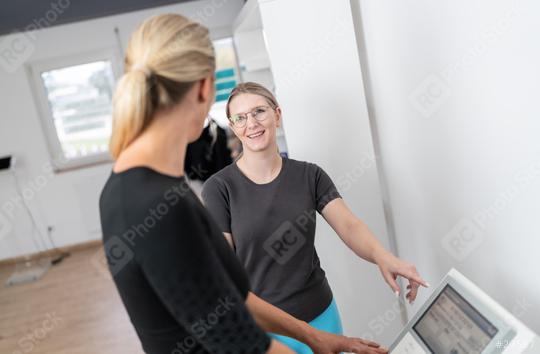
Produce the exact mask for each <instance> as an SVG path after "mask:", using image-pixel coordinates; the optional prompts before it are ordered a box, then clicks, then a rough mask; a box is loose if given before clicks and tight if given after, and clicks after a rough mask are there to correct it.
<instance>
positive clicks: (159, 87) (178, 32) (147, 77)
mask: <svg viewBox="0 0 540 354" xmlns="http://www.w3.org/2000/svg"><path fill="white" fill-rule="evenodd" d="M214 71H215V55H214V48H213V46H212V41H211V40H210V37H209V33H208V29H207V28H206V27H204V26H202V25H200V24H198V23H196V22H192V21H191V20H189V19H187V18H185V17H184V16H181V15H177V14H165V15H158V16H154V17H151V18H149V19H147V20H146V21H144V22H143V23H142V24H141V25H140V26H139V27H138V28H137V30H135V32H134V33H133V34H132V36H131V38H130V40H129V44H128V47H127V50H126V57H125V73H124V75H123V76H122V78H121V79H120V81H119V82H118V86H117V88H116V91H115V94H114V98H113V129H112V135H111V140H110V143H109V149H110V151H111V154H112V156H113V157H114V158H117V157H118V155H120V153H121V152H122V150H124V149H125V148H126V147H127V146H128V145H129V144H131V142H133V140H135V139H136V138H137V137H138V136H139V135H140V134H141V133H142V132H143V131H144V129H146V128H147V127H148V125H149V124H150V123H151V121H152V119H153V117H154V116H155V113H156V112H158V111H160V110H165V109H168V108H171V107H172V106H174V105H176V104H178V103H179V102H180V101H181V100H182V99H183V98H184V96H185V95H186V93H187V92H188V91H189V89H190V88H191V87H192V86H193V84H194V83H195V82H196V81H197V80H200V79H203V78H205V77H207V76H209V75H212V74H213V72H214Z"/></svg>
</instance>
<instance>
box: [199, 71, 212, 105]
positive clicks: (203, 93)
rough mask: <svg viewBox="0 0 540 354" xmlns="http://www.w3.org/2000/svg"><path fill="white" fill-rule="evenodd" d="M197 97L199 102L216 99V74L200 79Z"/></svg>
mask: <svg viewBox="0 0 540 354" xmlns="http://www.w3.org/2000/svg"><path fill="white" fill-rule="evenodd" d="M198 86H199V88H198V93H197V98H198V100H199V102H201V103H202V102H208V101H212V103H213V101H214V75H209V76H207V77H205V78H204V79H201V80H199V85H198Z"/></svg>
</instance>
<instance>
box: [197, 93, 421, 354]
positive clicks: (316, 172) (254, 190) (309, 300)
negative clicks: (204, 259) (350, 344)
mask: <svg viewBox="0 0 540 354" xmlns="http://www.w3.org/2000/svg"><path fill="white" fill-rule="evenodd" d="M226 110H227V112H226V113H227V117H229V120H230V127H231V129H232V130H233V132H234V134H235V135H236V136H237V137H238V138H239V139H240V141H241V142H242V147H243V154H242V156H241V157H240V158H239V159H238V160H237V161H236V162H235V163H233V164H232V165H230V166H227V167H226V168H224V169H223V170H221V171H220V172H218V173H216V174H215V175H213V176H212V177H211V178H210V179H209V180H208V181H207V182H206V183H205V185H204V186H203V192H202V196H203V200H204V203H205V205H206V207H207V209H208V210H209V211H210V214H212V216H214V218H215V220H216V221H217V223H218V225H219V227H220V229H221V231H223V233H224V234H225V238H226V239H227V240H228V242H229V244H230V245H231V246H232V247H233V248H234V249H235V251H236V254H237V256H238V257H239V259H240V261H241V263H242V265H243V266H244V268H245V269H246V270H247V273H248V276H249V278H250V280H251V284H252V286H253V292H254V293H255V294H257V296H260V297H261V298H262V299H264V300H266V301H268V302H269V303H271V304H273V305H275V306H277V307H279V308H280V309H282V310H284V311H285V312H287V313H289V314H291V315H292V316H294V317H296V318H298V319H300V320H302V321H305V322H308V323H309V324H311V325H312V326H313V327H315V328H318V329H321V330H324V331H329V332H332V333H336V334H341V333H342V325H341V319H340V315H339V311H338V307H337V304H336V302H335V301H334V298H333V294H332V290H331V289H330V286H329V284H328V281H327V279H326V276H325V272H324V270H323V269H322V268H321V266H320V262H319V258H318V256H317V251H316V250H315V246H314V237H315V221H316V218H315V215H316V214H315V213H316V212H319V213H320V214H322V216H323V217H324V218H325V219H326V221H327V222H328V223H329V224H330V225H331V226H332V228H333V229H334V230H335V231H336V233H337V234H338V235H339V236H340V237H341V239H342V240H343V242H344V243H345V244H346V245H347V246H348V247H349V248H350V249H351V250H352V251H353V252H354V253H356V254H357V255H358V256H359V257H361V258H363V259H365V260H367V261H370V262H373V263H375V264H377V265H378V266H379V268H380V270H381V273H382V275H383V277H384V279H385V280H386V282H387V283H388V284H389V285H390V287H391V288H392V289H393V291H394V292H395V293H396V294H399V291H400V289H399V286H398V285H397V283H396V278H397V276H403V277H405V278H407V279H408V280H409V282H410V284H409V292H408V294H407V295H406V297H407V298H408V299H409V300H410V301H411V302H412V301H414V299H415V298H416V294H417V291H418V287H419V285H423V286H427V284H426V283H425V281H424V280H422V278H421V277H420V276H419V275H418V273H417V271H416V269H415V267H414V266H413V265H411V264H408V263H406V262H404V261H402V260H400V259H398V258H396V257H394V256H393V255H392V254H391V253H389V252H387V251H386V250H385V249H384V248H383V247H382V246H381V244H380V243H379V242H378V241H377V239H376V238H375V237H374V235H372V233H371V232H370V231H369V230H368V228H367V226H366V225H365V224H364V223H363V222H362V221H361V220H360V219H358V218H357V217H356V216H355V215H354V214H353V213H352V212H351V211H350V209H349V208H348V207H347V205H346V204H345V202H344V201H343V199H342V198H341V196H340V195H339V193H338V191H337V189H336V187H335V186H334V183H333V182H332V180H331V179H330V177H329V176H328V175H327V174H326V173H325V172H324V171H323V170H322V169H321V168H320V167H318V166H317V165H315V164H312V163H308V162H302V161H296V160H293V159H287V158H282V157H281V156H280V155H279V153H278V147H277V143H276V129H277V128H278V127H279V126H280V124H281V109H280V107H279V106H278V103H277V101H276V99H275V97H274V95H273V94H272V93H271V92H269V91H268V90H267V89H266V88H264V87H263V86H261V85H259V84H256V83H244V84H239V85H238V86H237V87H236V88H235V89H234V90H233V91H232V93H231V95H230V97H229V100H228V102H227V107H226ZM274 337H275V338H277V339H279V340H280V341H282V342H283V343H285V344H287V345H288V346H289V347H291V348H292V349H294V350H295V351H296V352H297V353H312V351H311V350H310V348H308V347H307V346H306V345H304V344H303V343H300V342H299V341H297V340H294V339H291V338H288V337H286V336H280V335H276V336H274Z"/></svg>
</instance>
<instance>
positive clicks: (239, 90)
mask: <svg viewBox="0 0 540 354" xmlns="http://www.w3.org/2000/svg"><path fill="white" fill-rule="evenodd" d="M243 93H251V94H253V95H258V96H262V97H264V99H266V102H268V104H269V105H270V107H271V108H272V109H274V110H275V109H276V108H277V107H278V106H279V105H278V103H277V100H276V97H275V96H274V94H273V93H272V92H270V90H268V89H267V88H266V87H264V86H263V85H261V84H258V83H256V82H244V83H241V84H238V85H237V86H236V87H235V88H234V89H233V90H232V91H231V94H230V96H229V99H228V100H227V106H226V108H225V112H226V113H227V117H230V116H231V112H230V110H229V106H230V104H231V101H232V99H233V98H234V97H236V96H238V95H241V94H243Z"/></svg>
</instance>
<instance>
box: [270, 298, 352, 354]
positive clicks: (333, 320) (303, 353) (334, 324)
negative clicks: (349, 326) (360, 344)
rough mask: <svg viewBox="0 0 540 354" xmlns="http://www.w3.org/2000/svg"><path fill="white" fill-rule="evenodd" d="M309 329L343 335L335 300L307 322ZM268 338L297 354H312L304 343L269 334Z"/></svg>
mask: <svg viewBox="0 0 540 354" xmlns="http://www.w3.org/2000/svg"><path fill="white" fill-rule="evenodd" d="M309 325H310V326H311V327H314V328H316V329H319V330H321V331H325V332H330V333H334V334H343V325H342V324H341V316H340V315H339V310H338V307H337V304H336V300H332V303H331V304H330V306H328V307H327V308H326V310H324V312H323V313H321V314H320V315H319V316H317V318H315V319H314V320H313V321H311V322H309ZM269 334H270V337H272V338H273V339H275V340H278V341H280V342H281V343H283V344H285V345H286V346H288V347H289V348H291V349H292V350H294V351H295V352H296V353H298V354H313V351H312V350H311V349H310V348H309V347H308V346H307V345H305V344H304V343H301V342H299V341H297V340H296V339H292V338H289V337H285V336H281V335H277V334H273V333H269Z"/></svg>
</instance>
